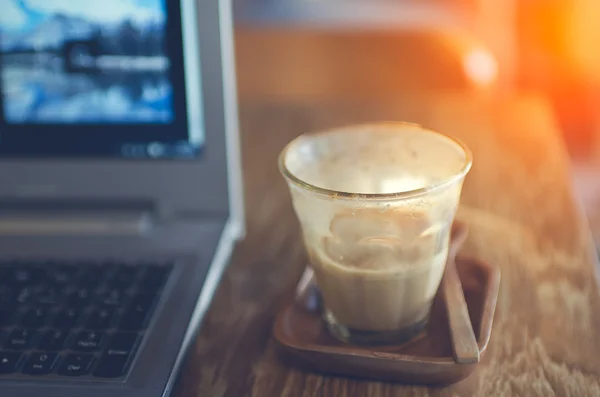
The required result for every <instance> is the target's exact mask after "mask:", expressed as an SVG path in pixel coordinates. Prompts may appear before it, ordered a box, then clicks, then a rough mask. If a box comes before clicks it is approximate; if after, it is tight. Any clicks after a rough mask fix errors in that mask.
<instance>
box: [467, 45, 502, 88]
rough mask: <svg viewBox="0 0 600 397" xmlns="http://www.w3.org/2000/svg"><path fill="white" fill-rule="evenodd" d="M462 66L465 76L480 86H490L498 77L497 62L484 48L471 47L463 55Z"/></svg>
mask: <svg viewBox="0 0 600 397" xmlns="http://www.w3.org/2000/svg"><path fill="white" fill-rule="evenodd" d="M463 67H464V69H465V74H466V75H467V77H468V78H469V79H470V80H471V81H472V82H473V83H475V84H477V85H480V86H490V85H492V84H493V83H494V82H495V81H496V78H497V77H498V62H497V61H496V58H495V57H494V55H493V54H492V53H491V52H490V51H488V50H486V49H484V48H473V49H471V50H470V51H467V52H466V53H465V55H464V56H463Z"/></svg>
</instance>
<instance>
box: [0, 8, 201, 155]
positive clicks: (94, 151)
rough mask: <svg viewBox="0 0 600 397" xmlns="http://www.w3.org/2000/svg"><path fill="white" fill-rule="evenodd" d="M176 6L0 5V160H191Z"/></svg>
mask: <svg viewBox="0 0 600 397" xmlns="http://www.w3.org/2000/svg"><path fill="white" fill-rule="evenodd" d="M171 3H172V4H171ZM176 3H178V2H177V1H168V0H85V1H83V0H0V8H1V9H2V11H1V12H0V55H1V58H0V89H1V93H2V101H1V102H2V103H1V105H2V106H1V110H2V112H1V120H0V121H1V125H0V155H1V154H11V152H12V153H22V154H33V155H40V154H42V155H43V154H47V155H61V156H69V155H73V156H77V155H86V154H88V155H96V156H98V155H99V156H115V155H122V156H126V157H190V156H192V157H193V155H194V154H196V152H197V151H198V150H197V149H198V148H199V146H200V144H201V143H202V140H203V139H202V138H203V137H202V136H200V135H202V134H199V132H198V131H192V132H190V131H188V130H189V128H187V127H188V123H187V117H188V116H189V115H188V114H187V113H188V112H187V109H186V101H187V100H189V98H186V89H185V88H186V87H185V84H186V81H185V77H184V75H185V73H184V68H183V54H182V51H183V50H182V48H183V40H184V39H185V37H183V34H182V30H183V29H182V25H181V11H180V9H179V7H178V4H176ZM173 4H174V5H173ZM197 73H198V74H199V71H198V72H197ZM196 102H198V101H197V100H196V101H195V103H196ZM195 111H196V112H198V113H201V112H202V109H200V108H198V109H196V110H195ZM194 116H195V117H197V116H198V114H195V115H194ZM34 131H37V134H38V135H42V134H48V133H52V140H51V142H50V140H48V141H49V142H48V144H47V145H45V146H44V148H35V147H32V145H31V144H30V147H29V148H28V149H27V150H23V149H24V148H22V147H21V148H20V146H23V145H22V143H23V142H20V141H21V139H20V137H19V134H20V135H22V136H23V137H25V136H28V135H30V134H32V133H33V132H34ZM76 135H79V136H76ZM192 135H193V136H192ZM37 138H39V136H38V137H37ZM36 142H37V141H36ZM33 146H35V144H34V145H33ZM59 146H60V147H59ZM70 146H72V147H71V148H69V147H70Z"/></svg>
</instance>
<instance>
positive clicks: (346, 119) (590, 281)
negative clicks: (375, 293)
mask: <svg viewBox="0 0 600 397" xmlns="http://www.w3.org/2000/svg"><path fill="white" fill-rule="evenodd" d="M240 111H241V130H242V134H243V156H244V159H243V166H244V173H245V191H246V204H247V211H248V237H247V239H246V240H245V241H244V242H243V243H242V244H241V245H240V246H239V247H238V249H237V250H236V252H235V255H234V258H233V262H232V264H231V266H230V268H229V269H228V270H227V272H226V274H225V275H224V277H223V280H222V282H221V285H220V287H219V289H218V291H217V294H216V296H215V300H214V302H213V304H212V306H211V308H210V311H209V313H208V316H207V318H206V320H205V322H204V325H203V327H202V329H201V332H200V335H199V337H198V340H197V342H196V345H195V347H194V349H193V351H192V353H191V354H190V359H189V361H188V364H187V367H186V369H185V371H184V374H183V375H182V378H181V380H180V384H179V386H178V389H177V390H178V391H177V393H176V395H177V396H181V397H192V396H213V397H219V396H235V397H240V396H257V397H269V396H274V397H280V396H290V397H291V396H294V397H300V396H303V397H304V396H340V397H350V396H367V395H368V396H372V397H389V396H419V397H424V396H440V397H444V396H453V397H454V396H531V397H535V396H543V397H547V396H598V395H600V355H599V354H598V352H599V351H600V337H599V335H600V299H599V296H598V288H597V284H596V276H595V259H594V256H593V255H594V254H593V252H592V244H591V239H590V236H589V231H588V228H587V226H586V224H585V223H584V222H583V221H582V219H583V218H582V214H581V211H580V210H579V208H578V206H577V205H576V201H575V200H574V198H573V195H572V193H571V182H570V180H569V173H568V162H567V157H566V154H565V151H564V149H563V147H562V144H561V141H560V140H559V138H558V131H557V129H556V126H555V124H554V121H553V119H552V117H551V113H550V111H549V110H548V109H547V107H546V105H545V104H544V102H543V101H539V100H538V99H536V98H530V97H510V98H504V99H494V100H492V99H489V98H481V97H480V98H475V97H464V96H453V95H447V96H442V95H438V96H435V97H433V98H432V97H423V98H419V97H411V98H409V99H407V100H405V101H401V100H398V101H397V102H395V103H392V102H390V101H386V102H382V103H377V102H362V103H361V102H347V103H341V102H335V103H330V102H323V103H311V104H306V105H302V104H296V105H291V104H285V103H279V104H274V103H257V102H245V103H242V104H241V110H240ZM377 120H407V121H413V122H419V123H422V124H423V125H425V126H426V127H430V128H434V129H437V130H439V131H442V132H446V133H449V134H453V135H456V136H457V137H459V138H461V139H462V140H464V141H465V142H466V143H467V144H468V145H469V146H470V147H471V149H472V150H473V153H474V167H473V170H472V172H471V173H470V174H469V176H468V177H467V180H466V183H465V188H464V192H463V200H462V205H461V208H460V209H459V214H458V217H459V219H462V220H464V221H466V222H467V223H468V224H469V227H470V233H469V238H468V240H467V242H466V244H465V251H466V253H467V254H470V255H477V256H479V257H481V258H482V259H484V260H486V261H489V262H493V263H496V264H498V265H499V266H500V267H501V269H502V282H501V289H500V296H499V299H498V307H497V310H496V317H495V322H494V329H493V332H492V338H491V341H490V346H489V351H488V353H487V355H486V357H485V359H484V360H483V361H482V362H481V363H480V364H479V365H478V369H477V370H476V371H475V373H474V374H472V375H471V376H470V377H469V378H467V379H466V380H464V381H462V382H460V383H458V384H456V385H454V386H452V387H448V388H444V389H426V388H418V387H403V386H398V385H390V384H384V383H371V382H365V381H358V380H352V379H345V378H334V377H321V376H318V375H314V374H310V373H305V372H301V371H298V370H295V369H291V368H288V367H287V366H285V365H283V364H282V363H281V362H280V361H279V359H278V357H277V355H276V352H275V350H274V344H273V340H272V337H271V334H270V332H271V326H272V322H273V319H274V315H275V313H276V312H277V310H278V308H279V307H280V305H281V303H282V302H283V301H284V300H285V299H288V298H290V297H291V296H292V295H293V294H294V287H295V285H296V283H297V282H298V280H299V278H300V276H301V273H302V271H303V268H304V265H305V262H306V256H305V253H304V251H303V248H302V245H301V241H300V237H299V234H298V223H297V221H296V218H295V216H294V214H293V211H292V207H291V204H290V199H289V195H288V192H287V188H286V186H285V183H284V181H283V178H282V177H281V176H280V175H279V173H278V170H277V167H276V157H277V154H278V152H279V150H280V149H281V148H282V147H283V146H284V145H285V144H286V143H287V142H288V141H289V140H291V139H292V138H294V137H295V136H297V135H299V134H301V133H303V132H306V131H311V130H315V129H321V128H326V127H332V126H339V125H344V124H350V123H356V122H366V121H377Z"/></svg>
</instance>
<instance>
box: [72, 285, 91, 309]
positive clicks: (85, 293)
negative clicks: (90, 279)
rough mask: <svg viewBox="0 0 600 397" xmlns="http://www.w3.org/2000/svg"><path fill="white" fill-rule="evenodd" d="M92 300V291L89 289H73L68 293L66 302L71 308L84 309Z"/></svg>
mask: <svg viewBox="0 0 600 397" xmlns="http://www.w3.org/2000/svg"><path fill="white" fill-rule="evenodd" d="M91 300H92V291H91V290H90V289H88V288H77V289H71V290H70V291H69V292H67V298H66V302H67V303H68V304H69V305H71V306H77V307H83V306H86V305H87V304H88V303H89V302H90V301H91Z"/></svg>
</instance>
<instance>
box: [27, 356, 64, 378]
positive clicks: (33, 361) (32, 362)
mask: <svg viewBox="0 0 600 397" xmlns="http://www.w3.org/2000/svg"><path fill="white" fill-rule="evenodd" d="M57 357H58V355H57V354H56V353H32V354H31V356H29V360H27V363H25V366H24V367H23V373H25V374H29V375H46V374H49V373H50V372H52V370H53V369H54V364H55V363H56V358H57Z"/></svg>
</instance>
